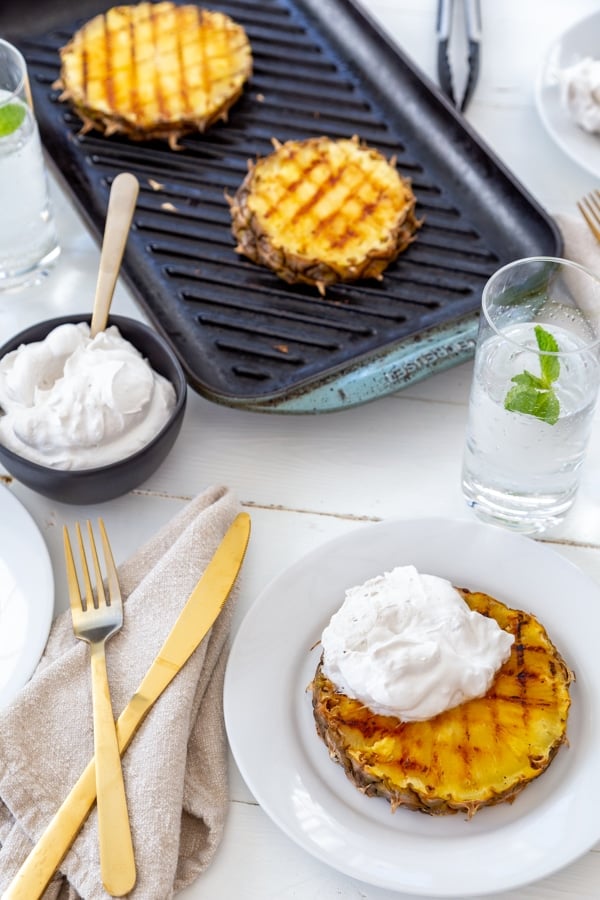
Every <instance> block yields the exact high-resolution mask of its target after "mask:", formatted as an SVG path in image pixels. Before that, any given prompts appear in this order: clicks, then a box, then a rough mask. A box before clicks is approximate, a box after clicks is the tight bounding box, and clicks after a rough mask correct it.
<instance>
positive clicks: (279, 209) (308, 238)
mask: <svg viewBox="0 0 600 900" xmlns="http://www.w3.org/2000/svg"><path fill="white" fill-rule="evenodd" d="M274 143H275V152H274V153H272V154H271V155H270V156H267V157H264V158H262V159H259V160H258V161H257V162H256V164H255V165H253V166H252V167H251V169H250V171H249V173H248V175H247V176H246V178H245V179H244V181H243V183H242V184H241V185H240V187H239V189H238V191H237V192H236V195H235V198H234V199H233V200H232V201H231V212H232V220H233V221H232V227H233V233H234V235H235V237H236V238H237V241H238V246H237V250H238V252H239V253H243V254H244V255H245V256H247V257H249V258H250V259H252V260H253V261H254V262H257V263H260V264H262V265H266V266H268V267H269V268H271V269H273V270H274V271H275V272H277V274H278V275H279V276H280V277H281V278H283V279H284V280H285V281H288V282H290V283H294V282H305V283H308V284H314V285H317V286H318V287H319V290H320V291H321V293H323V292H324V286H325V285H327V284H333V283H335V282H339V281H353V280H356V279H358V278H380V277H381V274H382V272H383V271H384V270H385V268H386V267H387V266H388V265H389V263H390V262H391V261H392V260H393V259H395V258H396V257H397V256H398V254H399V253H400V252H402V250H404V249H405V248H406V247H407V246H408V244H409V243H410V242H411V241H412V240H413V239H414V236H415V233H416V231H417V229H418V227H419V225H420V222H418V221H417V219H416V218H415V214H414V210H415V204H416V199H415V196H414V194H413V192H412V189H411V187H410V183H409V182H408V181H407V180H406V179H404V178H402V177H401V176H400V175H399V174H398V172H397V171H396V169H395V167H394V166H393V165H392V164H391V163H390V162H388V160H386V159H385V157H384V156H382V155H381V154H380V153H379V152H378V151H376V150H374V149H373V148H370V147H367V146H364V145H360V144H359V142H358V140H355V139H353V140H332V139H330V138H327V137H319V138H309V139H308V140H305V141H288V142H287V143H285V144H283V145H282V144H279V143H277V142H274Z"/></svg>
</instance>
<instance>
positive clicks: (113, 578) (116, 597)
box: [98, 519, 121, 604]
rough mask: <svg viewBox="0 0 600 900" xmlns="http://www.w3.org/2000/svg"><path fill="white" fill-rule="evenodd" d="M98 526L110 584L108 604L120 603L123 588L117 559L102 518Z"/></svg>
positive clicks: (107, 578)
mask: <svg viewBox="0 0 600 900" xmlns="http://www.w3.org/2000/svg"><path fill="white" fill-rule="evenodd" d="M98 527H99V528H100V537H101V539H102V550H103V552H104V562H105V564H106V581H107V584H108V596H109V599H108V600H107V603H108V604H112V603H113V602H114V603H120V602H121V588H120V585H119V578H118V575H117V567H116V565H115V560H114V557H113V555H112V550H111V547H110V543H109V541H108V535H107V534H106V529H105V527H104V521H103V520H102V519H98Z"/></svg>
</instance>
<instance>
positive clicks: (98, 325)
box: [90, 172, 140, 337]
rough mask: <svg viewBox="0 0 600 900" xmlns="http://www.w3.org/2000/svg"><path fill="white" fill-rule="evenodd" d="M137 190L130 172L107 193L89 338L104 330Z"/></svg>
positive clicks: (116, 180)
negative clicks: (106, 206)
mask: <svg viewBox="0 0 600 900" xmlns="http://www.w3.org/2000/svg"><path fill="white" fill-rule="evenodd" d="M139 189H140V186H139V183H138V180H137V178H136V177H135V175H132V174H131V173H130V172H121V173H120V174H119V175H117V177H116V178H115V179H114V181H113V183H112V186H111V189H110V196H109V198H108V209H107V212H106V223H105V225H104V237H103V239H102V250H101V251H100V267H99V269H98V280H97V282H96V293H95V295H94V308H93V312H92V324H91V327H90V336H91V337H95V336H96V335H97V334H98V332H100V331H104V329H105V328H106V322H107V320H108V313H109V311H110V305H111V303H112V298H113V294H114V292H115V285H116V283H117V277H118V275H119V269H120V268H121V260H122V259H123V253H124V252H125V244H126V243H127V235H128V234H129V229H130V227H131V220H132V218H133V212H134V210H135V204H136V201H137V196H138V193H139Z"/></svg>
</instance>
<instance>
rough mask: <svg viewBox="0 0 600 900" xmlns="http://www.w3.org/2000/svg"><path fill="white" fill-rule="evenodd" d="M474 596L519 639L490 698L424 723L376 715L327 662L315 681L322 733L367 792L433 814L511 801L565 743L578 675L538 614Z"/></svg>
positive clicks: (474, 604) (471, 599) (470, 599)
mask: <svg viewBox="0 0 600 900" xmlns="http://www.w3.org/2000/svg"><path fill="white" fill-rule="evenodd" d="M460 593H461V594H462V596H463V597H464V599H465V601H466V602H467V603H468V605H469V606H470V607H471V609H475V610H477V611H478V612H480V613H482V614H483V615H487V616H492V617H493V618H494V619H495V620H496V621H497V622H498V624H499V625H500V627H501V628H503V629H506V630H507V631H509V632H511V633H512V634H514V635H515V642H514V644H513V647H512V651H511V655H510V657H509V659H508V660H507V662H506V663H504V665H503V666H502V667H501V668H500V669H499V671H498V673H497V675H496V678H495V680H494V683H493V684H492V687H491V688H490V690H489V691H488V693H487V694H486V695H485V696H484V697H481V698H478V699H474V700H469V701H467V702H466V703H463V704H462V705H460V706H456V707H454V708H453V709H450V710H447V711H446V712H443V713H440V714H439V715H437V716H435V717H434V718H432V719H428V720H426V721H423V722H401V721H400V720H399V719H396V718H394V717H391V716H380V715H376V714H374V713H372V712H371V711H370V710H369V709H367V708H366V707H365V706H363V705H362V704H361V703H360V702H359V701H358V700H354V699H352V698H350V697H348V696H346V695H344V694H342V693H339V692H337V691H336V688H335V686H334V685H333V684H332V682H331V681H329V679H328V678H326V676H325V675H324V674H323V671H322V668H321V663H319V665H318V668H317V672H316V675H315V678H314V681H313V684H312V694H313V711H314V717H315V721H316V725H317V731H318V733H319V734H320V736H321V737H322V738H323V740H324V741H325V743H326V745H327V747H328V749H329V754H330V756H331V757H332V759H333V760H335V761H336V762H339V763H340V764H341V765H342V766H343V767H344V769H345V771H346V774H347V775H348V777H349V778H350V780H351V781H352V782H353V783H354V784H355V785H356V786H357V787H358V788H359V789H360V790H361V791H363V792H364V793H365V794H367V795H369V796H371V795H379V796H383V797H386V798H387V799H388V800H389V801H390V803H391V805H392V809H396V808H397V807H399V806H405V807H408V808H409V809H416V810H421V811H422V812H426V813H430V814H432V815H443V814H445V813H455V812H458V811H464V812H466V813H467V814H468V815H469V816H472V815H473V814H474V813H475V812H477V810H478V809H480V808H481V807H483V806H490V805H493V804H496V803H500V802H502V801H509V802H512V800H513V799H514V798H515V796H516V795H517V794H518V793H519V792H520V791H521V790H522V789H523V788H524V787H525V786H526V785H527V784H528V783H529V782H530V781H532V780H533V779H534V778H537V777H538V776H539V775H541V773H542V772H543V771H544V770H545V769H546V768H547V767H548V766H549V765H550V763H551V761H552V759H553V758H554V755H555V754H556V752H557V750H558V749H559V747H560V746H561V744H562V743H563V742H564V741H565V740H566V726H567V716H568V711H569V705H570V697H569V684H570V682H571V681H572V680H573V674H572V673H571V671H570V670H569V668H568V667H567V665H566V663H565V662H564V660H563V659H562V658H561V656H560V654H559V653H558V651H557V649H556V648H555V647H554V645H553V644H552V642H551V641H550V638H549V637H548V635H547V634H546V631H545V630H544V628H543V626H542V625H541V624H540V623H539V622H538V621H537V619H536V618H535V617H534V616H532V615H528V614H527V613H524V612H521V611H519V610H514V609H509V608H508V607H507V606H505V605H504V604H503V603H500V602H499V601H498V600H495V599H494V598H492V597H490V596H488V595H487V594H482V593H471V592H469V591H466V590H460Z"/></svg>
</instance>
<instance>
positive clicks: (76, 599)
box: [63, 525, 84, 612]
mask: <svg viewBox="0 0 600 900" xmlns="http://www.w3.org/2000/svg"><path fill="white" fill-rule="evenodd" d="M63 541H64V545H65V565H66V569H67V586H68V589H69V603H70V605H71V609H72V610H74V611H75V612H81V610H82V609H83V608H84V607H83V601H82V597H81V593H80V590H79V582H78V580H77V571H76V569H75V560H74V559H73V548H72V547H71V541H70V538H69V531H68V529H67V526H66V525H64V526H63Z"/></svg>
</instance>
